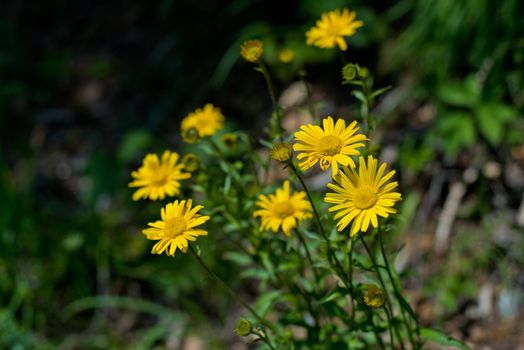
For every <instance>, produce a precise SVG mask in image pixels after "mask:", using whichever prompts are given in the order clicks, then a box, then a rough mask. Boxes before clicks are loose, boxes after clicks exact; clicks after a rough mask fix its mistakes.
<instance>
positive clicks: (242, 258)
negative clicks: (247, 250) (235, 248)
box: [224, 252, 252, 266]
mask: <svg viewBox="0 0 524 350" xmlns="http://www.w3.org/2000/svg"><path fill="white" fill-rule="evenodd" d="M224 259H226V260H230V261H233V262H235V263H237V264H238V265H240V266H245V265H249V264H251V262H252V261H251V257H250V256H249V255H247V254H244V253H237V252H227V253H225V254H224Z"/></svg>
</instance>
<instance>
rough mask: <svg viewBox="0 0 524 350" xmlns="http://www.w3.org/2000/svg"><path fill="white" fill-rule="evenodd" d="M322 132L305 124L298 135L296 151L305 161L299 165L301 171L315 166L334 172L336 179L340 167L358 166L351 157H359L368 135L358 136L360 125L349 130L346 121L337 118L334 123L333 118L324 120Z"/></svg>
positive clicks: (295, 145) (353, 125)
mask: <svg viewBox="0 0 524 350" xmlns="http://www.w3.org/2000/svg"><path fill="white" fill-rule="evenodd" d="M322 124H323V127H324V128H323V129H322V128H321V127H320V126H318V125H312V124H308V125H302V126H301V127H300V129H301V131H297V132H296V133H295V141H296V143H295V144H294V145H293V149H294V150H295V151H298V152H301V153H299V154H298V156H297V159H298V160H302V161H301V163H299V166H300V168H301V169H302V170H307V169H309V168H311V167H312V166H313V165H315V164H316V163H319V164H320V169H322V170H323V171H326V170H328V169H329V168H330V167H331V168H332V169H333V176H335V175H337V173H338V164H339V163H340V164H342V165H344V166H350V167H352V168H354V167H355V162H354V161H353V159H352V158H351V156H358V155H360V152H359V151H358V150H357V148H358V147H363V146H364V144H363V143H362V141H365V140H367V139H366V136H364V135H362V134H358V133H357V131H358V129H359V128H358V126H357V122H356V121H353V122H352V123H351V124H349V126H347V127H346V122H345V121H344V120H343V119H338V120H337V123H336V124H334V122H333V118H331V117H327V118H324V120H322Z"/></svg>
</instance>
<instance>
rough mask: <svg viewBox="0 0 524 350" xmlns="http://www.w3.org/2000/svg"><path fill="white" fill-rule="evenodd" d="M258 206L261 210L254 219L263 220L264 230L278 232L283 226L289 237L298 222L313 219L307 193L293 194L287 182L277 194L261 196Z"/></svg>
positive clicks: (254, 214) (256, 212)
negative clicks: (259, 218) (258, 217)
mask: <svg viewBox="0 0 524 350" xmlns="http://www.w3.org/2000/svg"><path fill="white" fill-rule="evenodd" d="M256 205H257V207H259V208H260V209H259V210H256V211H255V212H254V213H253V217H257V216H260V217H261V218H262V229H263V230H268V229H271V230H272V231H273V232H277V231H278V229H279V228H280V227H281V226H282V231H284V234H285V235H286V236H288V237H289V236H290V235H291V230H292V229H293V228H295V227H296V226H297V224H298V221H300V220H303V219H307V218H310V217H311V204H310V203H309V201H308V200H307V199H306V193H305V192H302V191H300V192H295V193H291V192H290V190H289V181H287V180H286V181H284V186H283V187H282V188H278V189H277V190H276V194H270V195H268V196H265V195H263V194H261V195H259V196H258V200H257V202H256Z"/></svg>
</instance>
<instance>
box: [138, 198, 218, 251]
mask: <svg viewBox="0 0 524 350" xmlns="http://www.w3.org/2000/svg"><path fill="white" fill-rule="evenodd" d="M192 205H193V202H192V201H191V199H188V200H187V201H186V200H183V201H180V202H179V201H174V202H173V203H169V204H167V205H166V206H165V207H164V208H162V210H161V212H160V214H161V218H162V220H158V221H155V222H150V223H148V226H150V227H149V228H146V229H145V230H142V233H144V235H146V237H147V239H150V240H153V241H159V242H157V243H156V244H155V245H154V246H153V249H152V250H151V253H153V254H162V253H163V252H164V251H165V252H166V254H167V255H170V256H175V252H176V250H177V248H178V249H179V250H181V251H182V252H184V253H185V252H187V248H188V247H189V245H188V241H195V240H196V237H197V236H207V231H206V230H197V229H195V228H196V227H197V226H200V225H202V224H203V223H205V222H206V221H207V220H209V216H202V215H199V214H198V211H199V210H200V209H202V208H203V206H201V205H197V206H196V207H194V208H191V206H192Z"/></svg>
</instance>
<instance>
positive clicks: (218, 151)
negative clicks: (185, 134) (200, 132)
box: [206, 137, 226, 161]
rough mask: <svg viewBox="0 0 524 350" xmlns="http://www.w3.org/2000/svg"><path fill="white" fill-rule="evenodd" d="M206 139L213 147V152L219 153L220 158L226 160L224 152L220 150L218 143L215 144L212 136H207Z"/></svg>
mask: <svg viewBox="0 0 524 350" xmlns="http://www.w3.org/2000/svg"><path fill="white" fill-rule="evenodd" d="M206 140H207V141H208V142H209V144H210V145H211V147H213V149H214V150H215V152H217V154H218V155H219V157H220V158H222V160H223V161H226V156H225V155H224V152H222V150H221V149H220V147H218V145H217V144H216V142H215V140H213V138H212V137H207V138H206Z"/></svg>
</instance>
